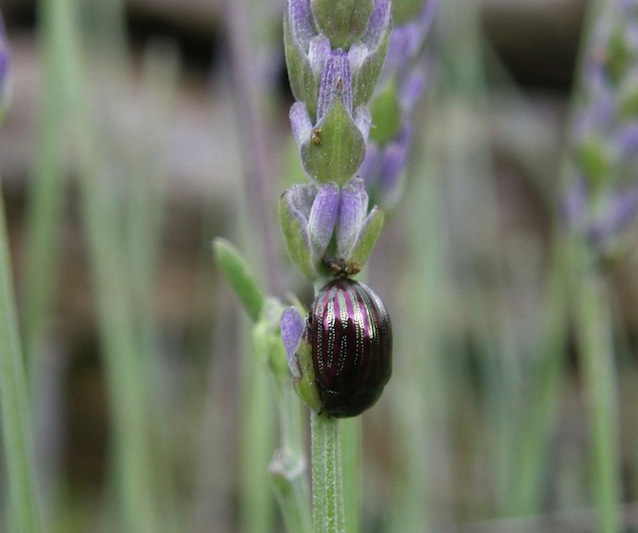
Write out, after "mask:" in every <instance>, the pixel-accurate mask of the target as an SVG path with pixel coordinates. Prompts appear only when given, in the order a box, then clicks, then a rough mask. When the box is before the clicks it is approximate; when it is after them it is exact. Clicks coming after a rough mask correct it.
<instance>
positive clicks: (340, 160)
mask: <svg viewBox="0 0 638 533" xmlns="http://www.w3.org/2000/svg"><path fill="white" fill-rule="evenodd" d="M365 149H366V140H365V138H364V136H363V134H362V132H361V130H360V129H359V127H358V126H357V124H355V122H354V120H353V118H352V117H351V115H350V113H349V112H348V110H347V109H346V108H345V107H344V105H343V103H342V102H341V100H340V99H335V100H334V102H333V105H332V106H331V108H330V109H329V110H328V112H327V113H326V115H325V116H324V117H323V118H322V120H320V121H319V122H318V123H317V125H316V126H315V128H314V130H313V134H312V135H311V136H310V138H309V139H308V140H307V141H305V142H304V143H303V144H302V145H301V160H302V162H303V166H304V168H305V170H306V172H307V173H308V174H309V175H310V176H312V177H313V178H314V179H316V180H317V181H319V182H320V183H327V182H329V181H334V182H336V183H337V184H339V185H344V184H345V183H347V182H348V180H349V179H350V178H351V177H352V176H353V175H354V174H355V172H356V171H357V169H358V168H359V166H361V163H362V162H363V158H364V156H365Z"/></svg>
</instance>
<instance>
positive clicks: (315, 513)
mask: <svg viewBox="0 0 638 533" xmlns="http://www.w3.org/2000/svg"><path fill="white" fill-rule="evenodd" d="M310 416H311V418H310V429H311V456H312V509H313V510H312V518H313V522H314V525H315V533H344V532H345V518H344V504H343V477H342V476H343V474H342V470H341V446H340V443H339V421H338V420H337V419H335V418H330V417H328V416H325V415H321V414H318V413H316V412H315V411H312V412H311V415H310Z"/></svg>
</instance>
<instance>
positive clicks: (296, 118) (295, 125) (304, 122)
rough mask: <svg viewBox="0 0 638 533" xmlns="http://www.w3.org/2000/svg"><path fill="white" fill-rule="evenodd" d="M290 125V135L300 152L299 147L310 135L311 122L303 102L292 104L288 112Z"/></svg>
mask: <svg viewBox="0 0 638 533" xmlns="http://www.w3.org/2000/svg"><path fill="white" fill-rule="evenodd" d="M289 116H290V125H291V126H292V135H293V137H294V138H295V143H297V148H298V149H299V150H301V146H302V145H303V143H305V142H306V141H307V140H308V139H309V138H310V135H311V134H312V121H311V120H310V115H309V114H308V109H306V104H304V103H303V102H295V103H294V104H292V106H291V108H290V112H289Z"/></svg>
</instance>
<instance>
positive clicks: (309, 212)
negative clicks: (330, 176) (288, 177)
mask: <svg viewBox="0 0 638 533" xmlns="http://www.w3.org/2000/svg"><path fill="white" fill-rule="evenodd" d="M338 213H339V187H337V185H336V184H334V183H326V184H323V185H321V186H320V187H319V188H317V187H316V186H315V185H313V184H311V183H308V184H304V185H294V186H293V187H291V188H290V189H288V190H287V191H285V192H284V193H283V195H282V196H281V202H280V208H279V216H280V220H281V225H282V228H283V230H284V238H285V240H286V248H287V249H288V252H289V254H290V259H291V260H292V262H293V263H294V264H295V265H296V266H297V268H298V269H299V270H301V272H303V274H304V275H305V276H307V277H308V278H310V279H316V278H317V277H318V276H319V273H320V269H321V263H322V260H323V256H324V254H325V252H326V249H327V248H328V245H329V243H330V240H331V238H332V234H333V232H334V227H335V224H336V221H337V216H338Z"/></svg>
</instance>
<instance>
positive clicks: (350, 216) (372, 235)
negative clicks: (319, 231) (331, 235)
mask: <svg viewBox="0 0 638 533" xmlns="http://www.w3.org/2000/svg"><path fill="white" fill-rule="evenodd" d="M382 228H383V212H382V211H381V210H379V208H377V207H376V206H375V207H374V208H373V209H372V210H371V211H370V213H368V193H366V190H365V187H364V184H363V180H362V179H354V180H352V181H351V182H350V183H349V184H348V185H347V186H345V187H344V188H343V189H342V190H341V201H340V204H339V219H338V221H337V227H336V232H335V233H336V237H337V258H339V259H340V260H342V261H343V263H344V267H343V268H345V270H346V271H347V272H349V273H356V272H358V271H359V270H360V269H361V266H362V265H364V264H365V263H366V262H367V260H368V256H369V255H370V253H371V252H372V248H373V247H374V244H375V243H376V240H377V238H378V236H379V233H381V229H382Z"/></svg>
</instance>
